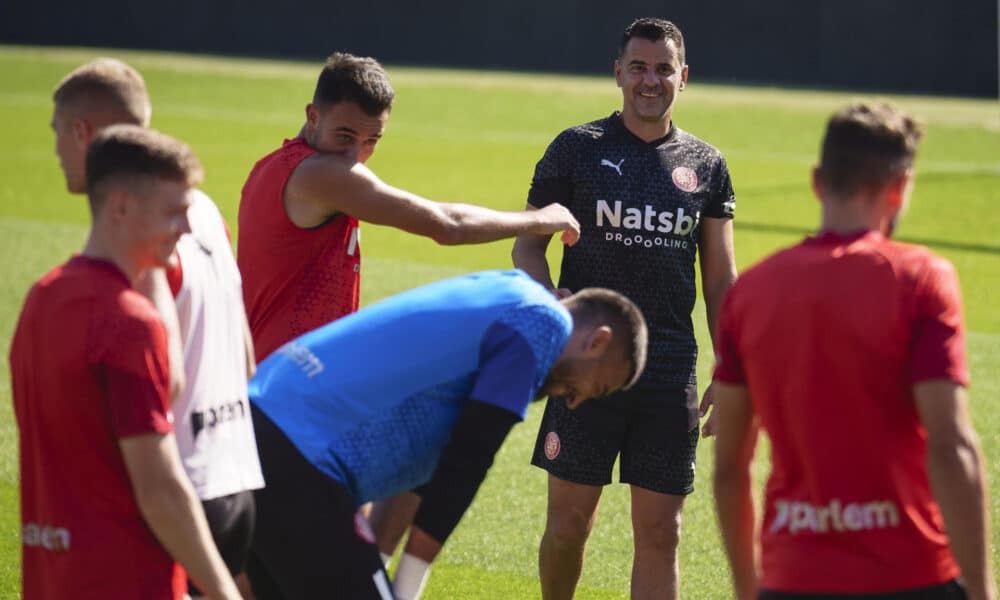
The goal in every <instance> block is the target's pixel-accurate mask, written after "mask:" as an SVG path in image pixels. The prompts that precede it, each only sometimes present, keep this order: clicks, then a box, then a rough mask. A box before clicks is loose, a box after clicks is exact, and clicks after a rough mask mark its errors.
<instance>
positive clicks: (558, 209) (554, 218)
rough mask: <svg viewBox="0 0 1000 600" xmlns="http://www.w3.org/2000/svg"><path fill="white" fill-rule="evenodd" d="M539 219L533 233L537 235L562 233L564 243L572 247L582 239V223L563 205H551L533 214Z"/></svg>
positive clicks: (561, 239) (561, 237)
mask: <svg viewBox="0 0 1000 600" xmlns="http://www.w3.org/2000/svg"><path fill="white" fill-rule="evenodd" d="M532 214H534V215H535V217H536V218H537V219H538V224H537V225H536V226H535V228H534V230H533V231H532V233H534V234H537V235H552V234H554V233H557V232H560V231H561V232H562V235H561V236H560V237H559V239H560V241H562V243H564V244H566V245H567V246H572V245H573V244H575V243H576V241H577V240H579V239H580V223H579V221H577V220H576V217H574V216H573V213H571V212H569V209H567V208H566V207H565V206H563V205H562V204H549V205H548V206H545V207H542V208H539V209H538V210H537V211H535V212H534V213H532Z"/></svg>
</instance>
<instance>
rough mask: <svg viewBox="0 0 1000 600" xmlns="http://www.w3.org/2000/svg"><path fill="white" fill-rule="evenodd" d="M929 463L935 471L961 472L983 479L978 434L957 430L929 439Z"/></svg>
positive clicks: (932, 470) (930, 467) (930, 436)
mask: <svg viewBox="0 0 1000 600" xmlns="http://www.w3.org/2000/svg"><path fill="white" fill-rule="evenodd" d="M927 463H928V468H929V469H930V470H931V472H934V471H935V470H940V471H946V472H960V473H964V474H966V476H968V477H970V478H975V479H979V478H980V477H981V473H982V468H983V460H982V452H981V450H980V448H979V442H978V440H977V439H976V434H975V432H974V431H971V430H955V431H950V432H945V433H938V434H936V435H929V436H928V438H927Z"/></svg>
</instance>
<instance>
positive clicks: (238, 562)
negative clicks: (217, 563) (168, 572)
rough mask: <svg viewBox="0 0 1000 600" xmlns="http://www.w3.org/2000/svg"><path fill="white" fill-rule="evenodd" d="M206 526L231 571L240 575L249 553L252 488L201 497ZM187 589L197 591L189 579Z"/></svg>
mask: <svg viewBox="0 0 1000 600" xmlns="http://www.w3.org/2000/svg"><path fill="white" fill-rule="evenodd" d="M201 506H202V508H203V509H204V510H205V519H206V520H208V529H209V530H210V531H211V532H212V540H213V541H215V547H216V548H218V549H219V554H220V555H222V561H223V562H224V563H226V568H227V569H229V572H230V573H231V574H233V575H239V574H240V573H242V572H243V569H244V567H246V562H247V555H248V554H249V553H250V540H251V539H252V538H253V526H254V520H255V512H256V511H255V507H254V501H253V492H252V491H250V490H245V491H242V492H237V493H235V494H230V495H228V496H221V497H219V498H212V499H211V500H202V501H201ZM188 593H189V594H191V595H192V596H197V595H199V594H200V592H199V591H198V588H197V587H196V586H195V585H194V583H193V582H191V581H190V580H189V581H188Z"/></svg>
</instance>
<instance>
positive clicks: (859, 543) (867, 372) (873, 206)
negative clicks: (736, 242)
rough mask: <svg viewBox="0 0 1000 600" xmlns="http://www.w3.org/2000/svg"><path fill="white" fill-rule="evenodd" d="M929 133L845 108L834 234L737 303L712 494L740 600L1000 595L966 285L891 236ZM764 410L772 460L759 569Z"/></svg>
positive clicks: (834, 182)
mask: <svg viewBox="0 0 1000 600" xmlns="http://www.w3.org/2000/svg"><path fill="white" fill-rule="evenodd" d="M920 135H921V128H920V126H919V125H918V124H917V123H916V122H915V121H914V120H913V119H911V118H910V117H908V116H907V115H905V114H903V113H902V112H900V111H898V110H896V109H895V108H893V107H891V106H889V105H886V104H855V105H852V106H849V107H847V108H845V109H844V110H841V111H840V112H838V113H837V114H835V115H834V116H833V117H832V118H831V120H830V122H829V124H828V126H827V131H826V136H825V139H824V142H823V148H822V154H821V157H820V164H819V166H818V167H817V168H816V169H815V171H814V175H813V189H814V190H815V192H816V194H817V196H818V197H819V198H820V201H821V203H822V205H823V219H822V226H821V230H820V233H819V234H817V235H816V236H813V237H809V238H807V239H806V240H805V241H803V242H802V243H800V244H798V245H796V246H793V247H792V248H789V249H786V250H783V251H781V252H778V253H777V254H775V255H773V256H771V257H770V258H768V259H766V260H764V261H763V262H761V263H760V264H758V265H756V266H755V267H753V268H751V269H749V270H747V271H746V272H745V273H744V274H743V275H742V276H741V277H740V279H739V280H738V281H737V282H736V284H735V285H734V287H733V288H732V289H731V290H730V292H729V293H728V294H727V296H726V299H725V301H724V304H723V310H722V316H721V318H720V325H719V330H718V332H717V345H716V348H717V353H718V354H717V364H716V368H715V383H716V390H715V409H714V410H715V411H716V423H717V435H718V439H717V442H716V446H715V499H716V506H717V511H718V515H719V522H720V525H721V529H722V536H723V541H724V542H725V546H726V550H727V553H728V556H729V562H730V565H731V567H732V571H733V580H734V586H735V591H736V594H735V597H736V598H738V599H739V600H748V599H751V598H759V599H768V600H770V599H778V598H782V599H786V600H787V599H792V600H794V599H806V598H833V597H836V598H854V597H857V598H893V599H896V600H945V599H960V598H966V597H967V598H970V599H975V600H992V599H995V597H996V590H995V583H994V581H993V578H992V574H991V571H992V569H991V566H990V559H989V553H990V551H989V539H990V536H989V517H988V513H987V508H986V507H987V505H988V503H987V500H986V496H985V494H986V492H985V484H984V469H983V465H982V456H981V451H980V449H979V444H978V441H977V440H976V435H975V432H974V431H973V428H972V425H971V423H970V421H969V417H968V409H967V406H966V404H967V401H966V393H965V386H966V385H967V383H968V369H967V367H966V361H965V349H964V326H963V323H962V314H961V305H960V299H959V287H958V278H957V276H956V274H955V269H954V268H953V267H952V266H951V264H950V263H949V262H948V261H946V260H945V259H943V258H940V257H937V256H935V255H934V254H932V253H931V252H930V251H929V250H928V249H926V248H923V247H920V246H915V245H912V244H903V243H898V242H893V241H890V240H889V239H888V235H889V234H891V232H892V230H893V228H894V224H895V221H896V219H897V218H898V216H899V214H900V212H901V210H902V208H903V207H904V206H905V204H906V202H907V200H908V197H909V194H910V189H911V187H912V182H913V169H912V165H913V158H914V155H915V153H916V145H917V141H918V140H919V138H920ZM755 420H758V421H759V423H760V427H761V428H763V429H764V430H765V431H766V432H767V434H768V437H769V438H770V441H771V466H772V470H771V474H770V477H769V478H768V482H767V488H766V498H765V503H764V518H763V523H762V525H761V527H760V541H759V544H760V553H759V557H760V558H759V564H756V562H757V561H756V560H755V555H756V552H755V550H754V539H753V536H754V533H753V532H754V529H755V527H754V522H753V520H754V517H753V503H752V500H751V484H750V480H751V477H750V463H751V461H752V459H753V450H754V445H755V442H756V428H755V425H754V421H755ZM959 578H960V579H959ZM960 580H961V583H959V581H960ZM963 588H964V589H963Z"/></svg>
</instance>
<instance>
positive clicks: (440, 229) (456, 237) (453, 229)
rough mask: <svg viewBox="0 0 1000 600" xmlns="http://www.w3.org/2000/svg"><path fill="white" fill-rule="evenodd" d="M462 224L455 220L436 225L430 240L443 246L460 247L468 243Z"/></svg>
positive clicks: (446, 220)
mask: <svg viewBox="0 0 1000 600" xmlns="http://www.w3.org/2000/svg"><path fill="white" fill-rule="evenodd" d="M464 233H465V231H464V228H463V227H462V224H461V223H460V222H458V221H455V220H454V219H445V220H443V221H442V222H440V223H436V224H435V227H434V229H433V231H432V232H431V234H430V238H431V239H432V240H434V241H435V242H437V243H438V244H440V245H442V246H459V245H461V244H464V243H466V240H465V235H464Z"/></svg>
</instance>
